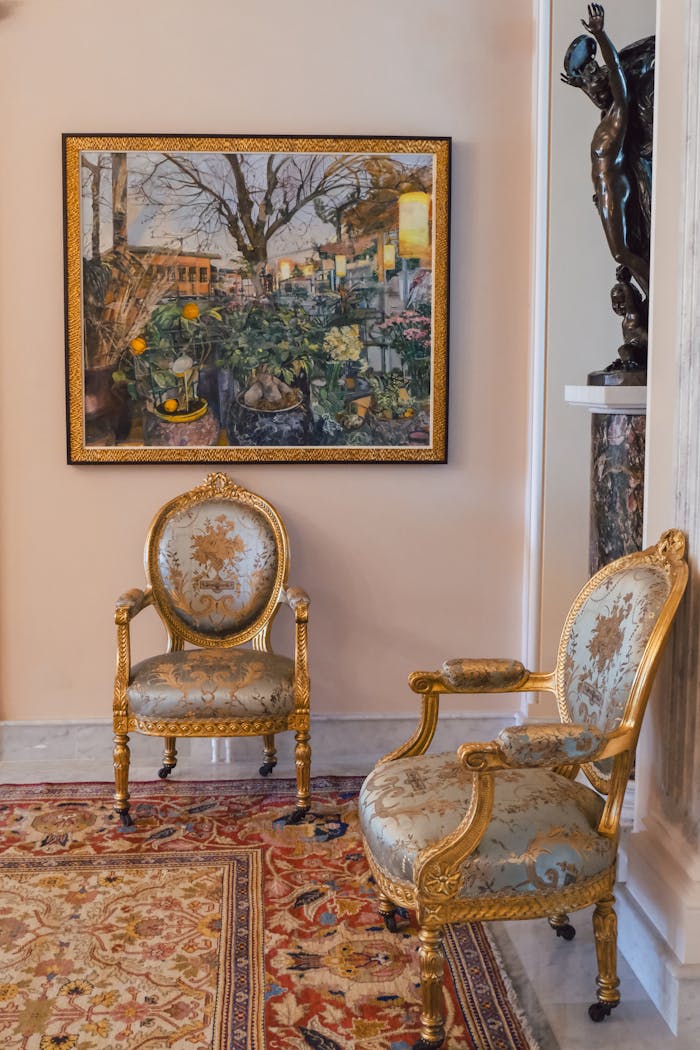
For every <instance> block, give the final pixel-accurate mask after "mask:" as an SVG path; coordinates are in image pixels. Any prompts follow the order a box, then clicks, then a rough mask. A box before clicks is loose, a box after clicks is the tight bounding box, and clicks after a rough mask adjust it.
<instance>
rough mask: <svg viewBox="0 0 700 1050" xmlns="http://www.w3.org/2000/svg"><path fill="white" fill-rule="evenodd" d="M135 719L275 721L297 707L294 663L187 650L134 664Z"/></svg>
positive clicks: (130, 693)
mask: <svg viewBox="0 0 700 1050" xmlns="http://www.w3.org/2000/svg"><path fill="white" fill-rule="evenodd" d="M126 695H127V697H128V699H129V706H130V708H131V711H132V713H133V714H134V715H138V716H140V717H142V718H148V719H153V718H161V719H166V720H170V719H171V720H178V721H180V720H182V719H192V720H194V721H196V720H206V719H227V718H246V717H247V718H260V717H262V716H268V717H272V718H277V717H279V716H280V715H286V714H289V712H290V711H291V710H292V708H293V707H294V661H293V660H290V659H288V658H287V657H286V656H277V655H275V654H274V653H259V652H255V651H254V650H252V649H187V650H186V651H184V652H179V653H164V654H162V655H161V656H151V657H149V658H148V659H147V660H142V661H141V663H138V664H136V665H135V666H134V668H133V670H132V675H131V682H130V683H129V686H128V687H127V690H126Z"/></svg>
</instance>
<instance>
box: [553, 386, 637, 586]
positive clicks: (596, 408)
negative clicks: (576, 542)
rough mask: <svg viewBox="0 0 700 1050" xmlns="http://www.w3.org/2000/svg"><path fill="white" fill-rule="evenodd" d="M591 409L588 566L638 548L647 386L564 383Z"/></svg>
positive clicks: (575, 401)
mask: <svg viewBox="0 0 700 1050" xmlns="http://www.w3.org/2000/svg"><path fill="white" fill-rule="evenodd" d="M565 398H566V402H567V404H569V405H576V406H579V407H581V408H586V409H587V410H588V411H589V412H590V413H591V503H590V521H591V525H590V548H589V551H590V554H589V561H590V571H591V575H592V574H593V573H594V572H597V570H598V569H599V568H601V566H603V565H607V564H608V562H611V561H613V560H614V559H615V558H620V557H622V555H623V554H631V553H632V551H637V550H641V549H642V525H643V520H642V519H643V511H644V436H645V428H646V387H645V386H567V387H566V388H565Z"/></svg>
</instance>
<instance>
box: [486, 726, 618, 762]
mask: <svg viewBox="0 0 700 1050" xmlns="http://www.w3.org/2000/svg"><path fill="white" fill-rule="evenodd" d="M497 741H498V743H499V745H500V748H501V751H502V752H503V754H504V755H505V756H506V758H507V760H508V762H509V764H512V765H514V766H559V765H567V764H569V763H571V762H576V763H578V762H588V761H590V759H592V758H594V757H595V756H596V755H597V754H598V752H599V751H601V750H602V749H603V746H604V745H605V743H606V741H607V735H606V734H605V733H602V732H601V731H600V729H598V728H597V727H596V726H593V725H566V724H563V723H561V722H553V723H551V724H548V725H522V726H506V728H505V729H502V730H501V732H500V733H499V734H498V737H497Z"/></svg>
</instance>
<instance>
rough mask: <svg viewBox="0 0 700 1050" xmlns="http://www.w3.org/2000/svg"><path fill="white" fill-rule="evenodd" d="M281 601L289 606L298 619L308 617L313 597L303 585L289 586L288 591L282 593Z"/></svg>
mask: <svg viewBox="0 0 700 1050" xmlns="http://www.w3.org/2000/svg"><path fill="white" fill-rule="evenodd" d="M280 601H282V602H285V603H286V604H287V605H288V606H289V608H290V609H291V610H292V612H293V613H294V618H295V619H296V620H306V619H308V616H309V605H310V604H311V599H310V598H309V596H308V594H307V593H306V591H305V590H303V589H302V588H301V587H287V589H286V591H282V593H281V594H280Z"/></svg>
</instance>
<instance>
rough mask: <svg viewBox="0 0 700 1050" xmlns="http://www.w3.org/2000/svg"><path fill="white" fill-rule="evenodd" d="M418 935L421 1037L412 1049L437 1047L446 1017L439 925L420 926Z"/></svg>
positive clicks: (440, 930) (440, 1041) (443, 960)
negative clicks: (443, 1005) (444, 1012)
mask: <svg viewBox="0 0 700 1050" xmlns="http://www.w3.org/2000/svg"><path fill="white" fill-rule="evenodd" d="M418 936H419V938H420V950H419V953H418V957H419V959H420V990H421V1005H422V1009H421V1015H420V1039H419V1040H418V1042H417V1043H414V1044H413V1050H437V1048H438V1047H440V1046H442V1044H443V1043H444V1041H445V1017H444V1014H443V1009H442V997H443V981H444V976H445V956H444V954H443V951H442V944H441V938H442V927H441V926H421V928H420V930H419V931H418Z"/></svg>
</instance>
